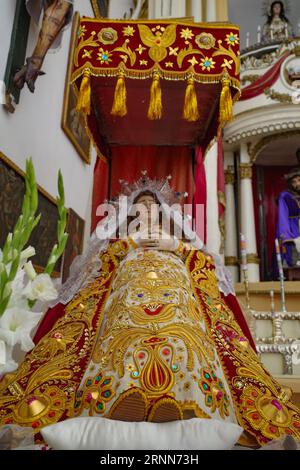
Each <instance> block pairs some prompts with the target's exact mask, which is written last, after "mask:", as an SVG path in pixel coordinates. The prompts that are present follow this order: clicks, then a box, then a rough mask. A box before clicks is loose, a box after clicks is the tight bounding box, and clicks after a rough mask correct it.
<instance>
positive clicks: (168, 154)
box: [110, 146, 194, 203]
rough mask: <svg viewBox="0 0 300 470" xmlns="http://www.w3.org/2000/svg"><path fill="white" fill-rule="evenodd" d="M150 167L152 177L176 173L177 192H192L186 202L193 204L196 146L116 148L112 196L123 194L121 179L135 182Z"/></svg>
mask: <svg viewBox="0 0 300 470" xmlns="http://www.w3.org/2000/svg"><path fill="white" fill-rule="evenodd" d="M143 170H147V172H148V176H149V177H150V178H157V179H159V178H165V177H167V176H168V175H172V180H171V181H170V185H171V187H172V188H174V189H175V190H176V191H180V192H185V191H187V192H188V193H189V196H188V198H186V199H185V201H184V202H185V203H192V199H193V194H194V182H193V149H192V148H189V147H169V146H168V147H154V146H153V147H125V146H124V147H113V148H112V154H111V187H110V197H113V196H116V195H118V194H119V192H120V190H121V187H120V183H119V180H120V179H123V180H126V181H129V182H130V183H133V182H134V181H136V180H137V179H138V178H140V177H141V171H143Z"/></svg>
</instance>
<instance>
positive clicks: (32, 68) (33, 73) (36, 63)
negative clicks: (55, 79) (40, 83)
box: [13, 56, 45, 93]
mask: <svg viewBox="0 0 300 470" xmlns="http://www.w3.org/2000/svg"><path fill="white" fill-rule="evenodd" d="M26 62H27V63H26V65H23V67H22V68H21V69H20V70H19V71H18V72H16V74H15V76H14V79H13V83H14V85H15V86H16V87H17V88H19V89H20V90H21V89H22V88H23V86H24V84H25V82H26V83H27V86H28V88H29V90H30V91H31V93H34V88H35V86H34V84H35V81H36V79H37V78H38V76H39V75H45V73H44V72H42V71H41V70H40V68H41V66H42V62H43V60H42V58H41V57H36V56H32V57H29V58H27V59H26Z"/></svg>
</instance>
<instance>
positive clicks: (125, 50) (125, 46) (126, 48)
mask: <svg viewBox="0 0 300 470" xmlns="http://www.w3.org/2000/svg"><path fill="white" fill-rule="evenodd" d="M128 43H129V39H126V40H125V42H124V43H123V45H122V46H121V47H115V49H113V51H112V52H122V53H123V54H126V55H127V56H128V57H129V59H130V65H131V66H133V65H134V64H135V61H136V53H135V52H134V51H133V50H132V49H130V47H129V46H128Z"/></svg>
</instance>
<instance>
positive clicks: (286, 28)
mask: <svg viewBox="0 0 300 470" xmlns="http://www.w3.org/2000/svg"><path fill="white" fill-rule="evenodd" d="M284 32H285V37H286V38H288V37H289V35H288V27H287V23H285V25H284Z"/></svg>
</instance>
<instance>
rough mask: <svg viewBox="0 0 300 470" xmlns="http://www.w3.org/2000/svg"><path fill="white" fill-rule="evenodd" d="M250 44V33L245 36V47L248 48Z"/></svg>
mask: <svg viewBox="0 0 300 470" xmlns="http://www.w3.org/2000/svg"><path fill="white" fill-rule="evenodd" d="M249 44H250V33H247V34H246V47H249Z"/></svg>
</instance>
